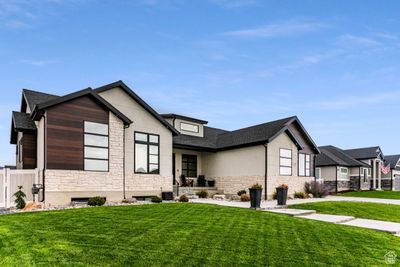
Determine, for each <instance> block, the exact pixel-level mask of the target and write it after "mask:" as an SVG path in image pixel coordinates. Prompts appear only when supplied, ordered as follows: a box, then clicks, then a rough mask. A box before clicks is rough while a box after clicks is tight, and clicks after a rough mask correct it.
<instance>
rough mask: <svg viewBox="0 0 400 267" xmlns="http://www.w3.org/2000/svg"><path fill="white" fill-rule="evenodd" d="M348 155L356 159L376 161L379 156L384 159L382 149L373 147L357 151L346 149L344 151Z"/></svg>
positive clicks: (356, 149) (357, 149)
mask: <svg viewBox="0 0 400 267" xmlns="http://www.w3.org/2000/svg"><path fill="white" fill-rule="evenodd" d="M344 151H345V152H346V153H347V154H348V155H350V156H352V157H353V158H355V159H358V160H362V159H374V158H377V157H379V156H381V157H383V155H382V151H381V148H380V147H379V146H373V147H363V148H355V149H346V150H344Z"/></svg>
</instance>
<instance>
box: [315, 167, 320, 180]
mask: <svg viewBox="0 0 400 267" xmlns="http://www.w3.org/2000/svg"><path fill="white" fill-rule="evenodd" d="M315 179H316V180H320V179H321V168H316V169H315Z"/></svg>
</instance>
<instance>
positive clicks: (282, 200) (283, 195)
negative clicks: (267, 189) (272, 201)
mask: <svg viewBox="0 0 400 267" xmlns="http://www.w3.org/2000/svg"><path fill="white" fill-rule="evenodd" d="M287 192H288V190H287V189H283V188H277V189H276V200H278V205H286V200H287Z"/></svg>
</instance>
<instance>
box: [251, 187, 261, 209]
mask: <svg viewBox="0 0 400 267" xmlns="http://www.w3.org/2000/svg"><path fill="white" fill-rule="evenodd" d="M249 192H250V208H251V209H259V208H261V206H260V205H261V195H262V189H253V188H249Z"/></svg>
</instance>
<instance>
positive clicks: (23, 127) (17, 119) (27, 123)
mask: <svg viewBox="0 0 400 267" xmlns="http://www.w3.org/2000/svg"><path fill="white" fill-rule="evenodd" d="M34 131H36V125H35V122H33V121H32V119H31V117H30V115H29V114H27V113H23V112H17V111H13V112H12V118H11V135H10V138H11V139H10V143H11V144H16V143H17V136H18V135H17V133H18V132H34Z"/></svg>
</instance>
